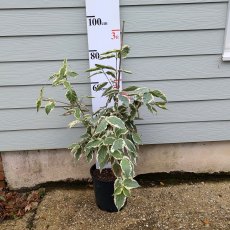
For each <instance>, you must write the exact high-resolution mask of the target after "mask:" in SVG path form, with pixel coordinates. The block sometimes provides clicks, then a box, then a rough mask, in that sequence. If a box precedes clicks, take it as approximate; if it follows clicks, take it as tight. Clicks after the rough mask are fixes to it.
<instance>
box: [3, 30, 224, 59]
mask: <svg viewBox="0 0 230 230" xmlns="http://www.w3.org/2000/svg"><path fill="white" fill-rule="evenodd" d="M223 40H224V30H207V31H180V32H155V33H154V32H153V33H128V34H126V35H125V43H126V44H129V45H130V46H131V48H132V51H131V53H130V57H146V56H147V57H153V56H175V55H198V54H199V55H201V54H220V53H221V52H222V47H223ZM0 50H1V53H0V62H7V61H36V60H60V59H63V58H68V59H88V53H87V38H86V35H69V36H68V35H62V36H37V37H36V36H35V37H33V36H32V37H1V38H0Z"/></svg>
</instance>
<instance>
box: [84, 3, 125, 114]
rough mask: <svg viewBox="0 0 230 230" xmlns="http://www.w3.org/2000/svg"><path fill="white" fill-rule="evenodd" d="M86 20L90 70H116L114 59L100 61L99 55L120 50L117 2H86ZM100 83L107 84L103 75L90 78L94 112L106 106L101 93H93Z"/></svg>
mask: <svg viewBox="0 0 230 230" xmlns="http://www.w3.org/2000/svg"><path fill="white" fill-rule="evenodd" d="M86 18H87V29H88V47H89V65H90V68H93V67H95V64H103V65H109V66H112V67H114V68H116V61H115V59H114V60H113V59H104V60H100V54H101V53H104V52H106V51H108V50H113V49H120V46H121V37H120V4H119V0H86ZM111 80H114V79H111ZM102 82H108V80H107V78H106V77H105V76H104V74H100V75H95V76H93V77H91V83H92V84H91V95H92V97H94V98H93V99H92V109H93V111H94V112H95V111H97V110H98V109H100V108H101V107H103V106H105V105H106V98H105V97H102V92H101V91H99V92H96V91H95V87H96V86H97V85H98V84H100V83H102ZM108 87H109V86H108Z"/></svg>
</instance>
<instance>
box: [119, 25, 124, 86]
mask: <svg viewBox="0 0 230 230" xmlns="http://www.w3.org/2000/svg"><path fill="white" fill-rule="evenodd" d="M124 30H125V21H123V24H122V30H121V50H122V47H123V42H124ZM121 62H122V57H121V53H120V60H119V69H118V90H119V89H120V81H121V71H120V70H121V64H122V63H121Z"/></svg>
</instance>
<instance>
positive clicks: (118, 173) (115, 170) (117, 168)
mask: <svg viewBox="0 0 230 230" xmlns="http://www.w3.org/2000/svg"><path fill="white" fill-rule="evenodd" d="M112 170H113V173H114V175H115V176H116V177H117V178H118V177H120V176H121V172H122V170H121V166H120V165H119V164H118V163H116V162H115V163H113V164H112ZM115 184H116V185H115V187H118V186H120V181H117V183H115Z"/></svg>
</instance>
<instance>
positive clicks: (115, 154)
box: [110, 150, 124, 160]
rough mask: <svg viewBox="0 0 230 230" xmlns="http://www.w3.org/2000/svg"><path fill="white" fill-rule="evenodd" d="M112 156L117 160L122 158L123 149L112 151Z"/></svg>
mask: <svg viewBox="0 0 230 230" xmlns="http://www.w3.org/2000/svg"><path fill="white" fill-rule="evenodd" d="M110 154H111V156H112V157H114V158H115V159H116V160H121V159H122V158H123V156H124V155H123V154H122V152H121V151H119V150H115V151H112V152H111V153H110Z"/></svg>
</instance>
